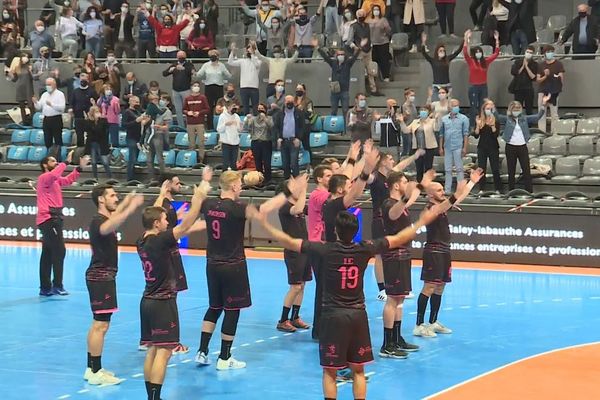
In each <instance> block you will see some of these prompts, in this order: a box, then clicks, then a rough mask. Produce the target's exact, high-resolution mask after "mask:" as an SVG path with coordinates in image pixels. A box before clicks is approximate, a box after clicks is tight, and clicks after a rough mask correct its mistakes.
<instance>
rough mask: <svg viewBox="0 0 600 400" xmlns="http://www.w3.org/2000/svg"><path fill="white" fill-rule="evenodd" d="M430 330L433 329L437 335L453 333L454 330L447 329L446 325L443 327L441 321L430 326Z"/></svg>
mask: <svg viewBox="0 0 600 400" xmlns="http://www.w3.org/2000/svg"><path fill="white" fill-rule="evenodd" d="M429 329H431V330H432V331H434V332H435V333H443V334H448V333H452V329H450V328H446V327H445V326H444V325H442V323H441V322H440V321H435V322H434V323H433V324H431V325H429Z"/></svg>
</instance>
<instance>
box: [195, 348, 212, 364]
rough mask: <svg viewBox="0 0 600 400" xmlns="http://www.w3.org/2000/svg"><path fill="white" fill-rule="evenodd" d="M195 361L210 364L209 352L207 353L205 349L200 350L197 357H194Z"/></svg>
mask: <svg viewBox="0 0 600 400" xmlns="http://www.w3.org/2000/svg"><path fill="white" fill-rule="evenodd" d="M194 361H196V362H197V363H198V364H200V365H210V359H209V358H208V354H206V353H205V352H203V351H199V352H197V353H196V358H194Z"/></svg>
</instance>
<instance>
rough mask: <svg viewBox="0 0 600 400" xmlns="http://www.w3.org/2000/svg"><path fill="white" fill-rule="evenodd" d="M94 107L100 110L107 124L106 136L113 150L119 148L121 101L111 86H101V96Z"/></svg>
mask: <svg viewBox="0 0 600 400" xmlns="http://www.w3.org/2000/svg"><path fill="white" fill-rule="evenodd" d="M96 105H97V106H98V107H99V108H100V112H101V114H102V118H106V121H107V122H108V136H109V138H110V144H111V146H112V147H113V148H115V147H119V124H120V120H119V116H120V114H121V101H120V100H119V98H118V97H117V96H115V94H114V93H113V87H112V85H110V84H108V83H106V84H104V85H103V86H102V95H101V96H100V97H99V98H98V101H97V102H96Z"/></svg>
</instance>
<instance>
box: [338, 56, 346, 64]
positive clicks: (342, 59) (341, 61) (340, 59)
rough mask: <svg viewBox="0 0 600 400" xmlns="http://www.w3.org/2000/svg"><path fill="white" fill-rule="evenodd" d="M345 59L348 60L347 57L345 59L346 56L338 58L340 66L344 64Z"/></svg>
mask: <svg viewBox="0 0 600 400" xmlns="http://www.w3.org/2000/svg"><path fill="white" fill-rule="evenodd" d="M345 59H346V57H344V56H337V60H338V62H339V63H340V64H341V63H343V62H344V60H345Z"/></svg>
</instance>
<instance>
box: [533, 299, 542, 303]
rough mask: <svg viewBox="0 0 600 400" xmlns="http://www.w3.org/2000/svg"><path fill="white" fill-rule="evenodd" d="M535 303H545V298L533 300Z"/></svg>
mask: <svg viewBox="0 0 600 400" xmlns="http://www.w3.org/2000/svg"><path fill="white" fill-rule="evenodd" d="M533 302H534V303H543V302H544V300H533Z"/></svg>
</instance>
